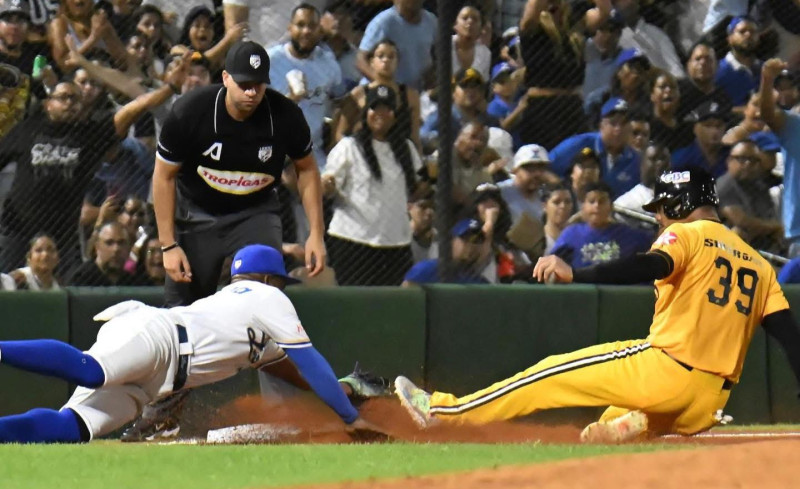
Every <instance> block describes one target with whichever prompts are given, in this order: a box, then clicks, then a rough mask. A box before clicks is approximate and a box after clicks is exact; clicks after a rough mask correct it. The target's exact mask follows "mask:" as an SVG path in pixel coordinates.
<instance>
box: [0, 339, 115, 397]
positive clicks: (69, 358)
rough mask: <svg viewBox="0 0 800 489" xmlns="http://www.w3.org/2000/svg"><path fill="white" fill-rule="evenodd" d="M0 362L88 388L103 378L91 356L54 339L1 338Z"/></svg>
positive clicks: (101, 382)
mask: <svg viewBox="0 0 800 489" xmlns="http://www.w3.org/2000/svg"><path fill="white" fill-rule="evenodd" d="M0 363H5V364H7V365H11V366H13V367H17V368H20V369H22V370H27V371H28V372H35V373H38V374H43V375H49V376H52V377H58V378H60V379H63V380H66V381H68V382H70V383H73V384H77V385H80V386H83V387H88V388H90V389H95V388H97V387H101V386H102V385H103V383H104V382H105V381H106V376H105V373H103V368H102V367H101V366H100V364H99V363H98V362H97V360H95V359H94V357H92V356H91V355H87V354H86V353H83V352H82V351H80V350H78V349H77V348H75V347H74V346H72V345H68V344H67V343H64V342H62V341H57V340H23V341H0Z"/></svg>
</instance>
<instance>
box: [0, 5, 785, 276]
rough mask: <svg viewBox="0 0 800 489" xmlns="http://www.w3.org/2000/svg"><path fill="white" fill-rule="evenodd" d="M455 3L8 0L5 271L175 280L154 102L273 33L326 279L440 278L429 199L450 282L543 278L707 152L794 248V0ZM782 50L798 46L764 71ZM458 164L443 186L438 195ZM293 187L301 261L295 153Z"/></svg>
mask: <svg viewBox="0 0 800 489" xmlns="http://www.w3.org/2000/svg"><path fill="white" fill-rule="evenodd" d="M440 1H441V0H440ZM455 3H457V7H458V10H457V12H456V15H455V19H454V22H453V23H452V24H451V25H445V24H444V23H442V22H441V21H440V20H439V19H437V17H436V15H435V12H436V11H437V9H436V7H437V5H436V1H423V0H369V1H367V0H309V1H306V2H302V3H301V2H300V1H297V0H274V1H271V2H262V1H258V0H213V1H211V0H169V1H166V0H111V1H108V0H99V1H93V0H62V1H61V2H51V1H49V0H0V170H2V171H1V172H0V203H2V214H0V230H1V231H2V233H1V234H2V236H0V271H3V272H5V273H3V274H2V275H0V285H1V286H2V289H5V290H13V289H29V290H48V289H56V288H59V287H63V286H69V285H81V286H83V285H87V286H110V285H134V286H135V285H160V284H163V282H164V276H165V274H164V269H163V265H162V256H161V248H160V244H159V241H158V236H157V233H156V230H155V222H154V216H153V211H152V206H151V205H150V204H149V202H148V200H149V197H150V178H151V175H152V171H153V165H154V152H155V148H156V145H157V142H158V136H159V132H160V129H161V124H162V122H163V120H164V119H165V118H166V116H167V114H168V113H169V111H170V107H171V106H172V104H173V103H174V101H175V100H176V99H178V98H179V97H180V96H182V95H183V94H185V93H187V92H190V91H192V90H194V89H196V88H198V87H203V86H207V85H209V84H213V83H219V82H220V80H221V74H222V70H223V67H224V59H225V55H226V53H227V51H228V50H229V48H230V47H231V46H232V45H234V43H236V42H237V41H239V40H241V39H251V40H254V41H256V42H259V43H261V44H262V45H264V46H265V48H267V50H268V53H269V57H270V80H271V83H270V88H271V89H273V90H276V91H278V92H280V93H282V94H284V95H285V96H287V97H288V98H290V99H291V100H292V101H294V102H295V103H297V105H298V106H299V107H300V108H301V110H302V111H303V114H304V115H305V117H306V120H307V122H308V124H309V127H310V129H311V135H312V140H313V147H314V155H315V158H316V161H317V163H318V165H319V168H320V172H321V175H322V184H323V190H324V207H325V212H326V226H327V235H326V245H327V247H328V250H329V260H330V263H329V265H330V269H331V270H332V272H333V273H326V274H324V275H323V277H322V278H316V281H317V282H320V283H327V284H336V283H338V284H339V285H401V284H403V285H414V284H422V283H431V282H438V281H442V280H444V279H445V278H444V277H441V276H440V275H439V273H440V270H441V267H439V263H438V257H439V250H438V246H439V236H438V235H437V232H436V230H435V228H434V222H435V221H436V219H435V215H436V213H438V212H449V213H452V215H453V217H454V222H455V223H456V224H455V226H454V227H453V228H452V229H451V230H448V233H449V237H450V238H451V241H452V256H453V267H454V270H455V271H454V273H453V274H452V275H451V276H450V277H449V280H455V281H457V282H464V283H513V282H529V281H531V280H530V275H531V273H530V272H531V269H532V267H533V263H535V261H536V259H537V258H538V257H539V256H542V255H544V254H549V253H553V254H556V255H558V256H560V257H562V258H564V259H565V260H566V261H568V262H569V263H571V264H572V265H573V266H587V265H592V264H596V263H601V262H604V261H608V260H612V259H615V258H619V257H622V256H625V255H627V254H631V253H637V252H641V251H644V250H647V249H648V248H649V246H650V243H651V242H652V240H653V239H654V238H655V234H656V233H657V229H656V226H655V224H653V219H652V215H648V214H647V213H645V212H643V211H642V209H641V205H642V204H643V203H645V202H647V201H649V200H650V199H651V198H652V196H653V187H654V184H655V181H656V178H658V175H660V174H661V173H662V172H664V171H666V170H670V169H672V170H676V171H680V170H684V169H688V168H698V167H699V168H704V169H706V170H708V171H709V172H711V173H712V174H713V175H714V176H715V177H716V178H717V186H718V193H719V196H720V211H721V215H722V217H723V218H724V220H725V223H726V224H727V225H728V226H730V227H731V228H732V229H734V230H735V231H736V232H737V233H738V234H740V235H741V236H743V237H744V238H745V239H746V240H747V241H748V242H749V243H750V244H752V245H753V246H754V247H755V248H757V249H759V250H763V251H768V252H770V253H772V254H775V255H779V256H784V257H789V258H793V257H795V256H797V255H798V254H800V246H798V244H800V213H798V212H797V210H796V209H795V208H796V207H797V206H798V204H797V202H796V200H795V199H797V198H798V195H797V191H796V190H795V189H796V188H797V187H798V185H800V182H797V181H791V180H790V179H789V177H790V176H793V175H795V173H796V171H795V170H794V168H796V167H797V165H798V164H800V161H798V160H797V158H799V157H800V155H798V154H797V152H796V151H797V147H796V146H793V145H792V144H791V143H790V142H787V141H791V140H793V139H798V138H800V128H799V127H798V123H792V122H791V121H792V120H794V119H789V121H788V122H786V123H784V122H780V123H777V122H774V121H776V120H778V121H783V119H780V118H779V119H776V117H775V116H773V115H771V114H770V115H769V116H765V115H764V114H763V113H762V110H763V109H764V107H769V106H770V105H769V103H771V102H770V101H771V100H772V98H773V95H774V97H775V101H776V103H777V106H778V108H779V110H781V111H786V114H790V113H800V6H798V5H797V3H796V2H795V1H793V0H773V1H770V2H760V1H759V2H742V1H732V0H671V1H666V2H656V1H653V0H593V1H588V0H527V1H525V0H467V1H459V2H455ZM439 29H446V30H447V31H448V32H451V33H452V37H451V39H452V46H451V47H452V49H451V56H452V65H451V68H452V73H453V78H452V84H451V85H450V86H437V85H436V83H435V80H436V76H435V71H436V64H437V60H436V49H437V47H436V43H437V40H438V37H437V36H438V32H439ZM770 58H779V59H782V60H784V62H785V64H783V65H781V67H782V68H783V69H782V70H779V72H778V74H777V76H775V77H774V84H773V85H774V86H770V87H762V86H761V81H762V67H763V66H765V63H766V62H767V60H769V59H770ZM771 62H773V63H778V61H777V60H772V61H771ZM770 80H772V78H770ZM773 89H774V90H775V92H774V94H773V92H772V90H773ZM446 90H449V91H450V93H447V92H445V91H446ZM767 90H769V93H770V97H768V99H769V101H764V100H762V98H763V96H764V93H765V91H767ZM444 96H451V97H452V101H453V103H452V114H451V116H452V117H451V120H452V123H453V126H454V127H453V140H454V142H453V148H452V151H451V155H452V157H451V158H452V159H451V161H449V162H443V161H441V160H440V151H439V149H440V145H441V143H442V141H444V140H446V139H447V138H443V137H442V135H441V134H440V133H439V130H440V128H439V121H440V119H441V117H442V114H441V113H440V112H439V104H438V102H437V101H438V99H439V98H440V97H444ZM445 163H447V164H448V165H449V166H450V168H451V172H452V178H453V181H452V200H453V203H454V207H453V208H452V209H438V208H436V205H435V202H436V201H437V198H436V192H437V180H438V176H439V170H440V168H441V167H442V166H443V165H444V164H445ZM279 194H280V196H281V204H282V206H283V212H282V220H283V228H284V230H283V234H284V242H285V244H284V248H283V251H284V254H285V257H286V260H287V264H289V266H290V267H292V268H295V267H296V268H297V270H296V273H298V274H302V267H300V266H299V265H301V264H302V261H303V256H304V252H303V247H302V243H304V242H305V239H306V237H307V235H308V226H307V223H306V222H305V218H304V215H303V211H302V204H301V202H300V199H299V197H298V196H297V192H296V178H295V176H294V175H293V170H292V167H291V166H288V167H287V168H286V170H285V171H284V178H283V181H282V182H281V185H280V189H279ZM798 209H800V208H798ZM775 265H776V267H779V266H780V263H776V264H775ZM795 267H796V268H797V269H798V270H800V263H792V264H790V266H787V268H786V270H787V272H786V273H784V274H782V276H786V277H789V276H790V275H792V274H791V273H789V271H791V270H794V269H795ZM794 275H800V273H794ZM224 279H225V278H224V277H221V278H220V280H224ZM787 280H789V278H787ZM797 281H800V277H798V278H797Z"/></svg>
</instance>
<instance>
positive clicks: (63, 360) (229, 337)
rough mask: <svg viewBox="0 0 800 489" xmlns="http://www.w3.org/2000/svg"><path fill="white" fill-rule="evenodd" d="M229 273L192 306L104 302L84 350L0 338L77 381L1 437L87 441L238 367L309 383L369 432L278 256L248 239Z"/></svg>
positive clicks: (0, 349) (9, 358) (12, 352)
mask: <svg viewBox="0 0 800 489" xmlns="http://www.w3.org/2000/svg"><path fill="white" fill-rule="evenodd" d="M231 275H232V280H231V284H230V285H228V286H227V287H225V288H223V289H222V290H220V291H219V292H217V293H216V294H214V295H213V296H211V297H207V298H205V299H200V300H198V301H196V302H194V303H193V304H192V305H190V306H183V307H174V308H172V309H158V308H155V307H150V306H146V305H144V304H142V303H140V302H136V301H125V302H122V303H119V304H116V305H114V306H111V307H109V308H108V309H106V310H104V311H102V312H101V313H99V314H97V315H96V316H95V317H94V319H95V320H96V321H107V322H106V324H105V325H103V327H102V328H100V331H99V332H98V334H97V341H96V342H95V344H94V345H92V347H91V348H90V349H89V350H88V351H86V352H82V351H80V350H78V349H77V348H75V347H73V346H71V345H69V344H67V343H62V342H60V341H55V340H41V339H39V340H25V341H0V362H2V363H4V364H7V365H9V366H12V367H16V368H19V369H22V370H27V371H30V372H36V373H40V374H43V375H50V376H54V377H58V378H61V379H64V380H67V381H69V382H71V383H75V384H77V385H78V388H77V389H76V390H75V392H74V393H73V394H72V397H71V398H70V399H69V401H67V403H66V404H65V405H64V406H63V407H62V408H61V410H59V411H56V410H52V409H32V410H30V411H28V412H27V413H24V414H20V415H15V416H5V417H2V418H0V443H79V442H88V441H91V440H92V439H94V438H96V437H99V436H102V435H105V434H108V433H110V432H111V431H113V430H115V429H117V428H119V427H120V426H122V425H124V424H125V423H126V422H128V421H130V420H131V419H133V418H134V417H136V415H137V413H138V411H139V410H140V409H141V406H143V405H144V404H147V403H148V402H152V401H153V400H155V399H157V398H159V397H163V396H165V395H167V394H169V393H172V392H176V391H179V390H181V389H191V388H193V387H199V386H202V385H206V384H211V383H214V382H219V381H220V380H223V379H226V378H228V377H232V376H233V375H235V374H237V373H238V372H239V371H240V370H242V369H245V368H254V369H269V371H270V372H273V373H274V374H275V375H279V376H281V377H282V378H285V379H286V380H288V381H289V382H291V383H293V384H295V385H297V386H298V387H306V386H307V387H310V388H311V390H313V391H314V393H315V394H317V396H319V397H320V399H322V400H323V401H324V402H325V403H326V404H327V405H328V406H329V407H330V408H331V409H333V410H334V411H335V412H336V413H337V414H338V415H339V416H340V417H341V418H342V421H344V422H345V424H346V427H345V430H347V431H348V432H351V433H352V432H357V431H359V430H370V431H375V428H374V426H373V425H371V424H370V423H369V422H367V421H364V420H363V419H362V418H361V417H360V416H359V413H358V411H357V410H356V408H355V407H353V405H352V404H351V403H350V401H349V400H348V399H347V396H346V394H345V391H346V390H347V389H346V388H343V387H342V386H341V385H340V384H339V383H338V382H337V381H336V376H335V375H334V373H333V370H332V369H331V366H330V365H329V364H328V362H327V361H326V360H325V358H324V357H323V356H322V355H321V354H320V353H319V352H318V351H317V350H316V349H315V348H314V346H313V345H312V344H311V340H310V339H309V338H308V335H307V334H306V332H305V330H304V329H303V327H302V325H301V322H300V319H299V318H298V316H297V312H296V311H295V309H294V306H293V305H292V303H291V301H290V300H289V298H288V297H286V296H285V295H284V294H283V288H284V287H285V286H286V285H287V284H288V283H291V282H293V281H295V280H294V279H292V278H290V277H288V276H287V274H286V269H285V268H284V265H283V257H282V255H281V253H280V252H279V251H278V250H276V249H274V248H271V247H269V246H266V245H250V246H245V247H244V248H242V249H240V250H239V251H238V252H237V253H236V255H235V256H234V258H233V263H232V265H231ZM279 365H280V367H279ZM300 376H302V377H300Z"/></svg>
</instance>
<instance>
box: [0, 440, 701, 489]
mask: <svg viewBox="0 0 800 489" xmlns="http://www.w3.org/2000/svg"><path fill="white" fill-rule="evenodd" d="M664 448H665V446H662V445H631V446H621V447H602V446H594V447H593V446H581V445H538V444H517V445H480V444H406V443H392V444H379V445H284V446H275V445H272V446H265V445H260V446H187V445H128V444H122V443H117V442H95V443H92V444H89V445H82V446H69V445H38V446H36V445H5V446H0V487H2V488H4V489H5V488H13V489H29V488H30V489H71V488H76V489H77V488H80V489H108V488H112V487H113V488H115V489H128V488H130V489H148V488H169V489H184V488H186V489H189V488H191V489H206V488H208V489H211V488H213V489H240V488H259V487H261V488H263V487H285V486H291V485H296V484H315V483H323V482H337V481H343V480H364V479H369V478H393V477H404V476H410V475H422V474H433V473H440V472H452V471H461V470H469V469H477V468H481V467H495V466H500V465H508V464H525V463H537V462H546V461H552V460H558V459H564V458H572V457H586V456H593V455H600V454H610V453H632V452H643V451H653V450H659V449H664ZM669 448H670V449H675V448H679V447H677V446H674V445H673V446H669ZM682 448H686V446H685V445H684V446H682Z"/></svg>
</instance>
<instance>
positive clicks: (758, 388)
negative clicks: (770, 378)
mask: <svg viewBox="0 0 800 489" xmlns="http://www.w3.org/2000/svg"><path fill="white" fill-rule="evenodd" d="M766 340H767V338H766V335H765V334H764V331H763V330H762V329H761V328H758V329H756V334H755V335H754V336H753V341H752V342H751V343H750V349H749V350H748V351H747V357H746V358H745V361H744V368H743V369H742V377H741V379H740V380H739V383H738V384H737V385H736V386H735V387H734V388H733V392H731V398H730V400H729V401H728V405H727V406H725V414H730V415H731V416H733V421H734V422H735V423H736V424H743V423H750V424H752V423H769V421H770V401H769V389H768V388H767V382H766V378H767V341H766Z"/></svg>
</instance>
